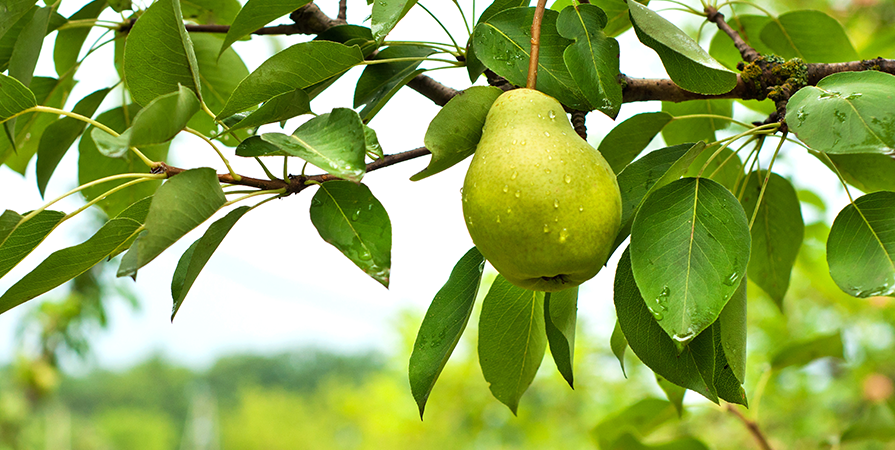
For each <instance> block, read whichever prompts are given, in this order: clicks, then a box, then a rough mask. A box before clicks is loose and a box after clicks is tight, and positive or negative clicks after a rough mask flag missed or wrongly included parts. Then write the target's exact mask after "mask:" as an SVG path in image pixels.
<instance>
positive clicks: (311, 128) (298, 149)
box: [261, 108, 367, 181]
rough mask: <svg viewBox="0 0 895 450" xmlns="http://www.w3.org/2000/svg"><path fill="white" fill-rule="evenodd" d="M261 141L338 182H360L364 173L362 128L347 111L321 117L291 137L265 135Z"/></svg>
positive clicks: (343, 110)
mask: <svg viewBox="0 0 895 450" xmlns="http://www.w3.org/2000/svg"><path fill="white" fill-rule="evenodd" d="M261 139H263V140H264V141H265V142H267V143H270V144H273V145H275V146H277V147H279V148H280V150H282V151H284V152H285V153H287V154H289V155H292V156H298V157H299V158H302V159H304V160H305V161H307V162H309V163H311V164H313V165H315V166H317V167H319V168H321V169H323V170H325V171H327V172H329V173H331V174H333V175H335V176H337V177H339V178H344V179H346V180H351V181H360V179H361V178H362V177H363V176H364V173H365V172H366V166H365V164H364V156H365V155H366V150H367V140H366V134H365V132H364V124H363V123H362V122H361V120H360V117H359V116H358V115H357V113H356V112H354V111H352V110H350V109H348V108H336V109H334V110H333V111H332V112H331V113H326V114H321V115H319V116H317V117H315V118H313V119H311V120H309V121H307V122H305V123H304V124H302V125H301V126H300V127H298V129H297V130H295V132H293V133H292V135H286V134H282V133H264V134H262V135H261Z"/></svg>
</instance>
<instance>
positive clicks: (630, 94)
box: [622, 76, 757, 103]
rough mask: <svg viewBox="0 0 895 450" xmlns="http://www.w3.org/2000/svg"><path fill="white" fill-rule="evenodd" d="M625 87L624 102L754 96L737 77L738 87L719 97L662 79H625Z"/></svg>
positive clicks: (746, 97) (744, 98)
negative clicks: (683, 87) (686, 88)
mask: <svg viewBox="0 0 895 450" xmlns="http://www.w3.org/2000/svg"><path fill="white" fill-rule="evenodd" d="M624 84H625V87H624V89H623V90H622V102H624V103H631V102H646V101H650V100H661V101H664V102H684V101H687V100H705V99H713V98H738V99H742V100H752V99H755V98H757V97H756V96H755V95H753V94H752V93H751V92H750V91H749V89H748V88H747V86H746V84H745V83H744V82H743V79H742V78H740V77H739V76H737V84H736V87H734V88H733V90H732V91H730V92H726V93H724V94H718V95H705V94H697V93H695V92H690V91H686V90H684V89H682V88H681V87H680V86H678V85H676V84H674V82H673V81H671V80H667V79H661V78H628V77H624Z"/></svg>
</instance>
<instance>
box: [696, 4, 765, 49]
mask: <svg viewBox="0 0 895 450" xmlns="http://www.w3.org/2000/svg"><path fill="white" fill-rule="evenodd" d="M705 13H706V18H707V19H708V20H709V22H714V23H715V25H717V26H718V29H720V30H721V31H723V32H724V33H726V34H727V35H728V36H730V39H731V40H733V45H734V46H735V47H736V48H737V50H738V51H739V52H740V56H742V57H743V61H746V62H753V61H755V60H756V59H758V58H759V57H760V56H761V54H760V53H758V51H756V50H755V49H754V48H752V46H751V45H749V44H747V43H746V41H744V40H743V38H742V36H740V33H738V32H737V31H736V30H734V29H733V28H731V27H730V25H728V24H727V22H725V21H724V14H721V13H720V12H718V10H717V9H715V8H712V7H711V6H708V7H706V8H705Z"/></svg>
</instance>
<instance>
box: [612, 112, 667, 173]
mask: <svg viewBox="0 0 895 450" xmlns="http://www.w3.org/2000/svg"><path fill="white" fill-rule="evenodd" d="M672 120H674V117H672V116H671V114H668V113H665V112H650V113H641V114H637V115H635V116H631V117H629V118H628V119H626V120H625V121H624V122H622V123H620V124H618V125H616V126H615V127H614V128H613V129H612V130H611V131H610V132H609V134H607V135H606V136H605V137H604V138H603V140H602V141H600V146H599V147H598V148H597V150H600V153H602V154H603V157H604V158H606V161H607V162H608V163H609V165H610V166H612V171H613V172H615V173H616V174H618V173H619V172H621V171H622V170H623V169H624V168H625V167H626V166H627V165H628V164H630V163H631V161H634V159H635V158H637V156H638V155H640V152H642V151H643V149H645V148H646V146H647V145H649V143H650V142H652V140H653V138H655V137H656V135H657V134H659V132H660V131H662V129H663V128H665V126H666V125H668V123H669V122H671V121H672Z"/></svg>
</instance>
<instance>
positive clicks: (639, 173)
mask: <svg viewBox="0 0 895 450" xmlns="http://www.w3.org/2000/svg"><path fill="white" fill-rule="evenodd" d="M703 150H705V143H704V142H701V141H700V142H697V143H695V144H680V145H675V146H672V147H665V148H661V149H659V150H656V151H653V152H650V153H648V154H646V155H644V157H643V158H640V159H638V160H637V161H635V162H633V163H631V164H630V165H628V167H626V168H625V170H623V171H622V172H621V173H620V174H618V188H619V190H620V191H621V194H622V218H621V227H620V228H619V231H618V235H617V236H616V238H615V248H618V246H619V245H621V244H622V242H623V241H624V240H625V239H626V238H627V237H628V235H629V234H630V233H631V225H632V224H633V222H634V215H635V214H637V211H638V210H639V209H640V205H642V204H643V200H644V199H646V198H647V197H649V195H650V194H651V193H652V192H653V191H655V190H656V189H659V188H661V187H663V186H665V185H667V184H668V183H671V182H672V181H675V180H677V179H679V178H680V177H681V176H682V175H684V174H685V173H687V168H688V167H690V164H691V163H692V162H693V161H694V160H695V159H696V158H697V157H698V156H699V155H700V153H701V152H702V151H703Z"/></svg>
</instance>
